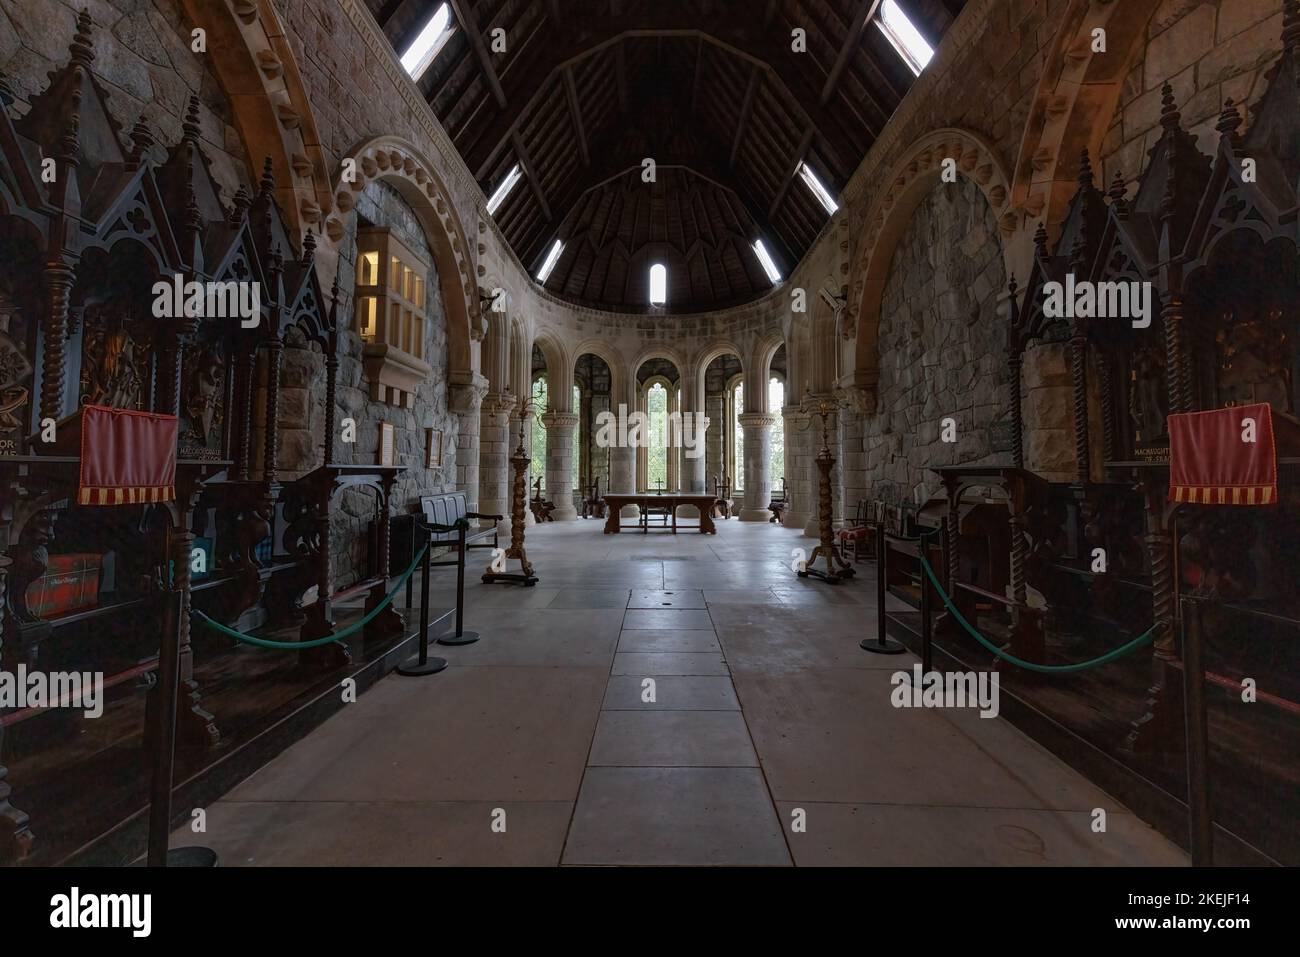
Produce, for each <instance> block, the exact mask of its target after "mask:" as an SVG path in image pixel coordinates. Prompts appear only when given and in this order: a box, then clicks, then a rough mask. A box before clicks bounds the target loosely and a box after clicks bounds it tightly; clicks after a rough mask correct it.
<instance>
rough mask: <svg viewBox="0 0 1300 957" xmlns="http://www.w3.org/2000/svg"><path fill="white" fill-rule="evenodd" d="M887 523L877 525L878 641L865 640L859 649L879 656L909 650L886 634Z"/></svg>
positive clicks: (899, 653) (897, 653) (898, 653)
mask: <svg viewBox="0 0 1300 957" xmlns="http://www.w3.org/2000/svg"><path fill="white" fill-rule="evenodd" d="M887 552H888V549H886V548H885V523H884V522H877V523H876V640H875V641H872V640H871V639H870V638H863V639H862V641H861V642H859V643H858V647H859V648H861V649H862V650H863V651H870V652H873V653H875V654H877V655H901V654H902V653H903V652H904V651H906V650H907V649H906V648H904V647H903V645H902V644H900V643H899V642H897V641H895V640H894V639H893V638H890V637H889V636H888V635H886V634H885V596H886V594H887V592H886V590H885V570H886V569H885V562H886V558H885V555H886V554H887Z"/></svg>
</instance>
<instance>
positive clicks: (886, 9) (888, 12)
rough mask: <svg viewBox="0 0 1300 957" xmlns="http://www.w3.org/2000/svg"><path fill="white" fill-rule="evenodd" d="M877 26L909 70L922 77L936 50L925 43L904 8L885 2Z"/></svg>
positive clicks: (892, 0)
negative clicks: (922, 72)
mask: <svg viewBox="0 0 1300 957" xmlns="http://www.w3.org/2000/svg"><path fill="white" fill-rule="evenodd" d="M875 24H876V26H877V27H879V29H880V32H881V33H883V34H884V35H885V38H886V39H887V40H888V41H889V42H890V43H891V44H893V46H894V49H895V50H897V51H898V55H899V56H901V57H902V58H903V62H904V63H906V64H907V66H908V69H910V70H911V71H912V72H913V73H915V74H916V75H917V76H920V75H921V71H922V70H924V69H925V65H926V64H927V63H929V62H930V58H931V57H932V56H934V48H933V47H931V46H930V44H928V43H926V42H925V37H923V36H921V34H920V32H919V31H918V30H917V29H916V27H914V26H913V25H912V21H911V20H909V19H908V18H907V14H905V13H904V12H903V8H902V7H900V6H899V5H898V4H897V3H896V2H895V0H885V2H884V3H882V4H881V5H880V19H879V20H876V21H875Z"/></svg>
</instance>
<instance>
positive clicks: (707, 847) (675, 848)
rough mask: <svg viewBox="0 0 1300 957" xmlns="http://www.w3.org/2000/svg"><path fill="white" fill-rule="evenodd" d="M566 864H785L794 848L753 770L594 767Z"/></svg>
mask: <svg viewBox="0 0 1300 957" xmlns="http://www.w3.org/2000/svg"><path fill="white" fill-rule="evenodd" d="M564 863H565V864H581V865H613V864H623V865H626V864H649V865H730V866H782V865H788V864H789V863H790V853H789V851H788V849H787V848H786V844H785V838H784V836H783V835H782V833H781V826H780V824H779V822H778V821H777V817H776V813H775V811H774V810H773V808H772V802H771V801H770V800H769V799H768V796H767V791H766V789H765V788H764V787H763V776H762V774H761V773H760V772H759V771H758V770H757V769H756V768H591V769H590V770H589V771H588V772H587V775H586V777H585V778H584V779H583V782H582V793H581V795H580V796H579V798H578V806H577V808H576V809H575V810H574V818H573V824H572V826H571V827H570V829H569V839H568V842H567V843H566V844H565V848H564Z"/></svg>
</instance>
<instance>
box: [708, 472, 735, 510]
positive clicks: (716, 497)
mask: <svg viewBox="0 0 1300 957" xmlns="http://www.w3.org/2000/svg"><path fill="white" fill-rule="evenodd" d="M709 480H710V481H711V482H713V517H714V518H731V511H732V509H734V508H735V507H736V503H735V501H734V500H733V499H732V497H731V479H730V478H728V477H727V476H725V475H724V476H722V481H721V482H719V481H717V480H716V479H714V478H713V476H710V477H709Z"/></svg>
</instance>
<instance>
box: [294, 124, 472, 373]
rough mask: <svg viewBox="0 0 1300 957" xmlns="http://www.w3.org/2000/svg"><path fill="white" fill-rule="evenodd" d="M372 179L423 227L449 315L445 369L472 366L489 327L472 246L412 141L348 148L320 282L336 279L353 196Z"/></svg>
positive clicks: (381, 140)
mask: <svg viewBox="0 0 1300 957" xmlns="http://www.w3.org/2000/svg"><path fill="white" fill-rule="evenodd" d="M347 160H354V161H355V164H356V165H355V170H354V172H355V176H354V177H353V181H351V182H348V181H347V180H346V179H345V178H344V177H345V171H346V170H347V169H350V168H351V164H349V163H347ZM373 180H382V181H383V182H385V183H388V184H389V185H390V186H392V187H393V188H395V189H396V190H397V191H398V193H400V194H401V196H402V199H404V200H406V203H407V205H409V206H410V207H411V209H412V211H413V212H414V213H415V215H416V217H417V218H418V219H419V221H420V224H421V226H423V228H424V234H425V238H426V239H427V240H428V242H429V249H430V251H431V252H432V253H433V259H434V267H435V268H436V269H437V272H438V286H439V289H440V291H441V292H442V299H443V307H444V308H445V309H446V313H447V343H448V353H449V355H448V364H449V367H450V369H451V371H452V372H458V371H469V370H472V369H473V368H474V359H475V356H474V352H475V348H474V344H475V343H478V342H481V341H482V339H483V336H484V334H485V333H486V332H487V327H486V325H485V324H484V320H483V310H482V304H481V303H480V302H479V293H478V282H477V280H476V279H475V276H474V261H473V254H472V251H471V246H470V244H469V241H468V238H467V234H466V232H465V229H464V227H463V226H462V225H461V222H460V217H459V216H458V215H457V214H456V208H455V206H454V205H453V204H452V201H451V196H450V194H449V193H448V192H447V187H446V186H445V185H444V183H443V182H442V179H441V177H439V176H438V174H437V172H436V171H435V169H434V167H433V165H432V164H431V163H430V162H429V161H428V159H426V158H425V156H424V155H423V154H422V153H421V152H420V151H419V150H418V149H417V148H416V147H415V146H414V145H413V144H412V143H410V142H408V141H406V140H404V139H402V138H401V137H397V136H379V137H375V138H374V139H372V140H368V141H366V142H365V143H363V144H361V145H360V146H358V147H357V148H356V149H354V150H352V151H351V152H350V153H349V154H348V156H347V157H346V158H345V161H344V162H343V163H342V164H340V170H339V175H338V178H337V181H336V188H335V190H334V201H335V210H334V212H333V213H332V214H331V215H330V216H329V217H328V218H327V219H326V220H325V235H324V237H323V238H322V241H321V244H320V246H319V247H318V251H317V264H318V265H317V269H318V271H319V273H320V276H321V285H322V286H323V287H328V286H329V285H330V283H331V282H332V281H333V279H334V273H335V271H336V270H337V268H338V261H339V252H340V249H341V247H342V244H343V242H344V240H345V239H346V237H347V236H348V235H349V234H350V233H351V232H352V231H353V229H354V228H355V227H354V222H355V208H356V199H357V196H358V194H360V193H361V191H362V190H364V189H365V188H366V186H367V184H369V183H370V182H372V181H373ZM322 250H323V252H324V253H325V255H323V256H322V254H321V252H322Z"/></svg>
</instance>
